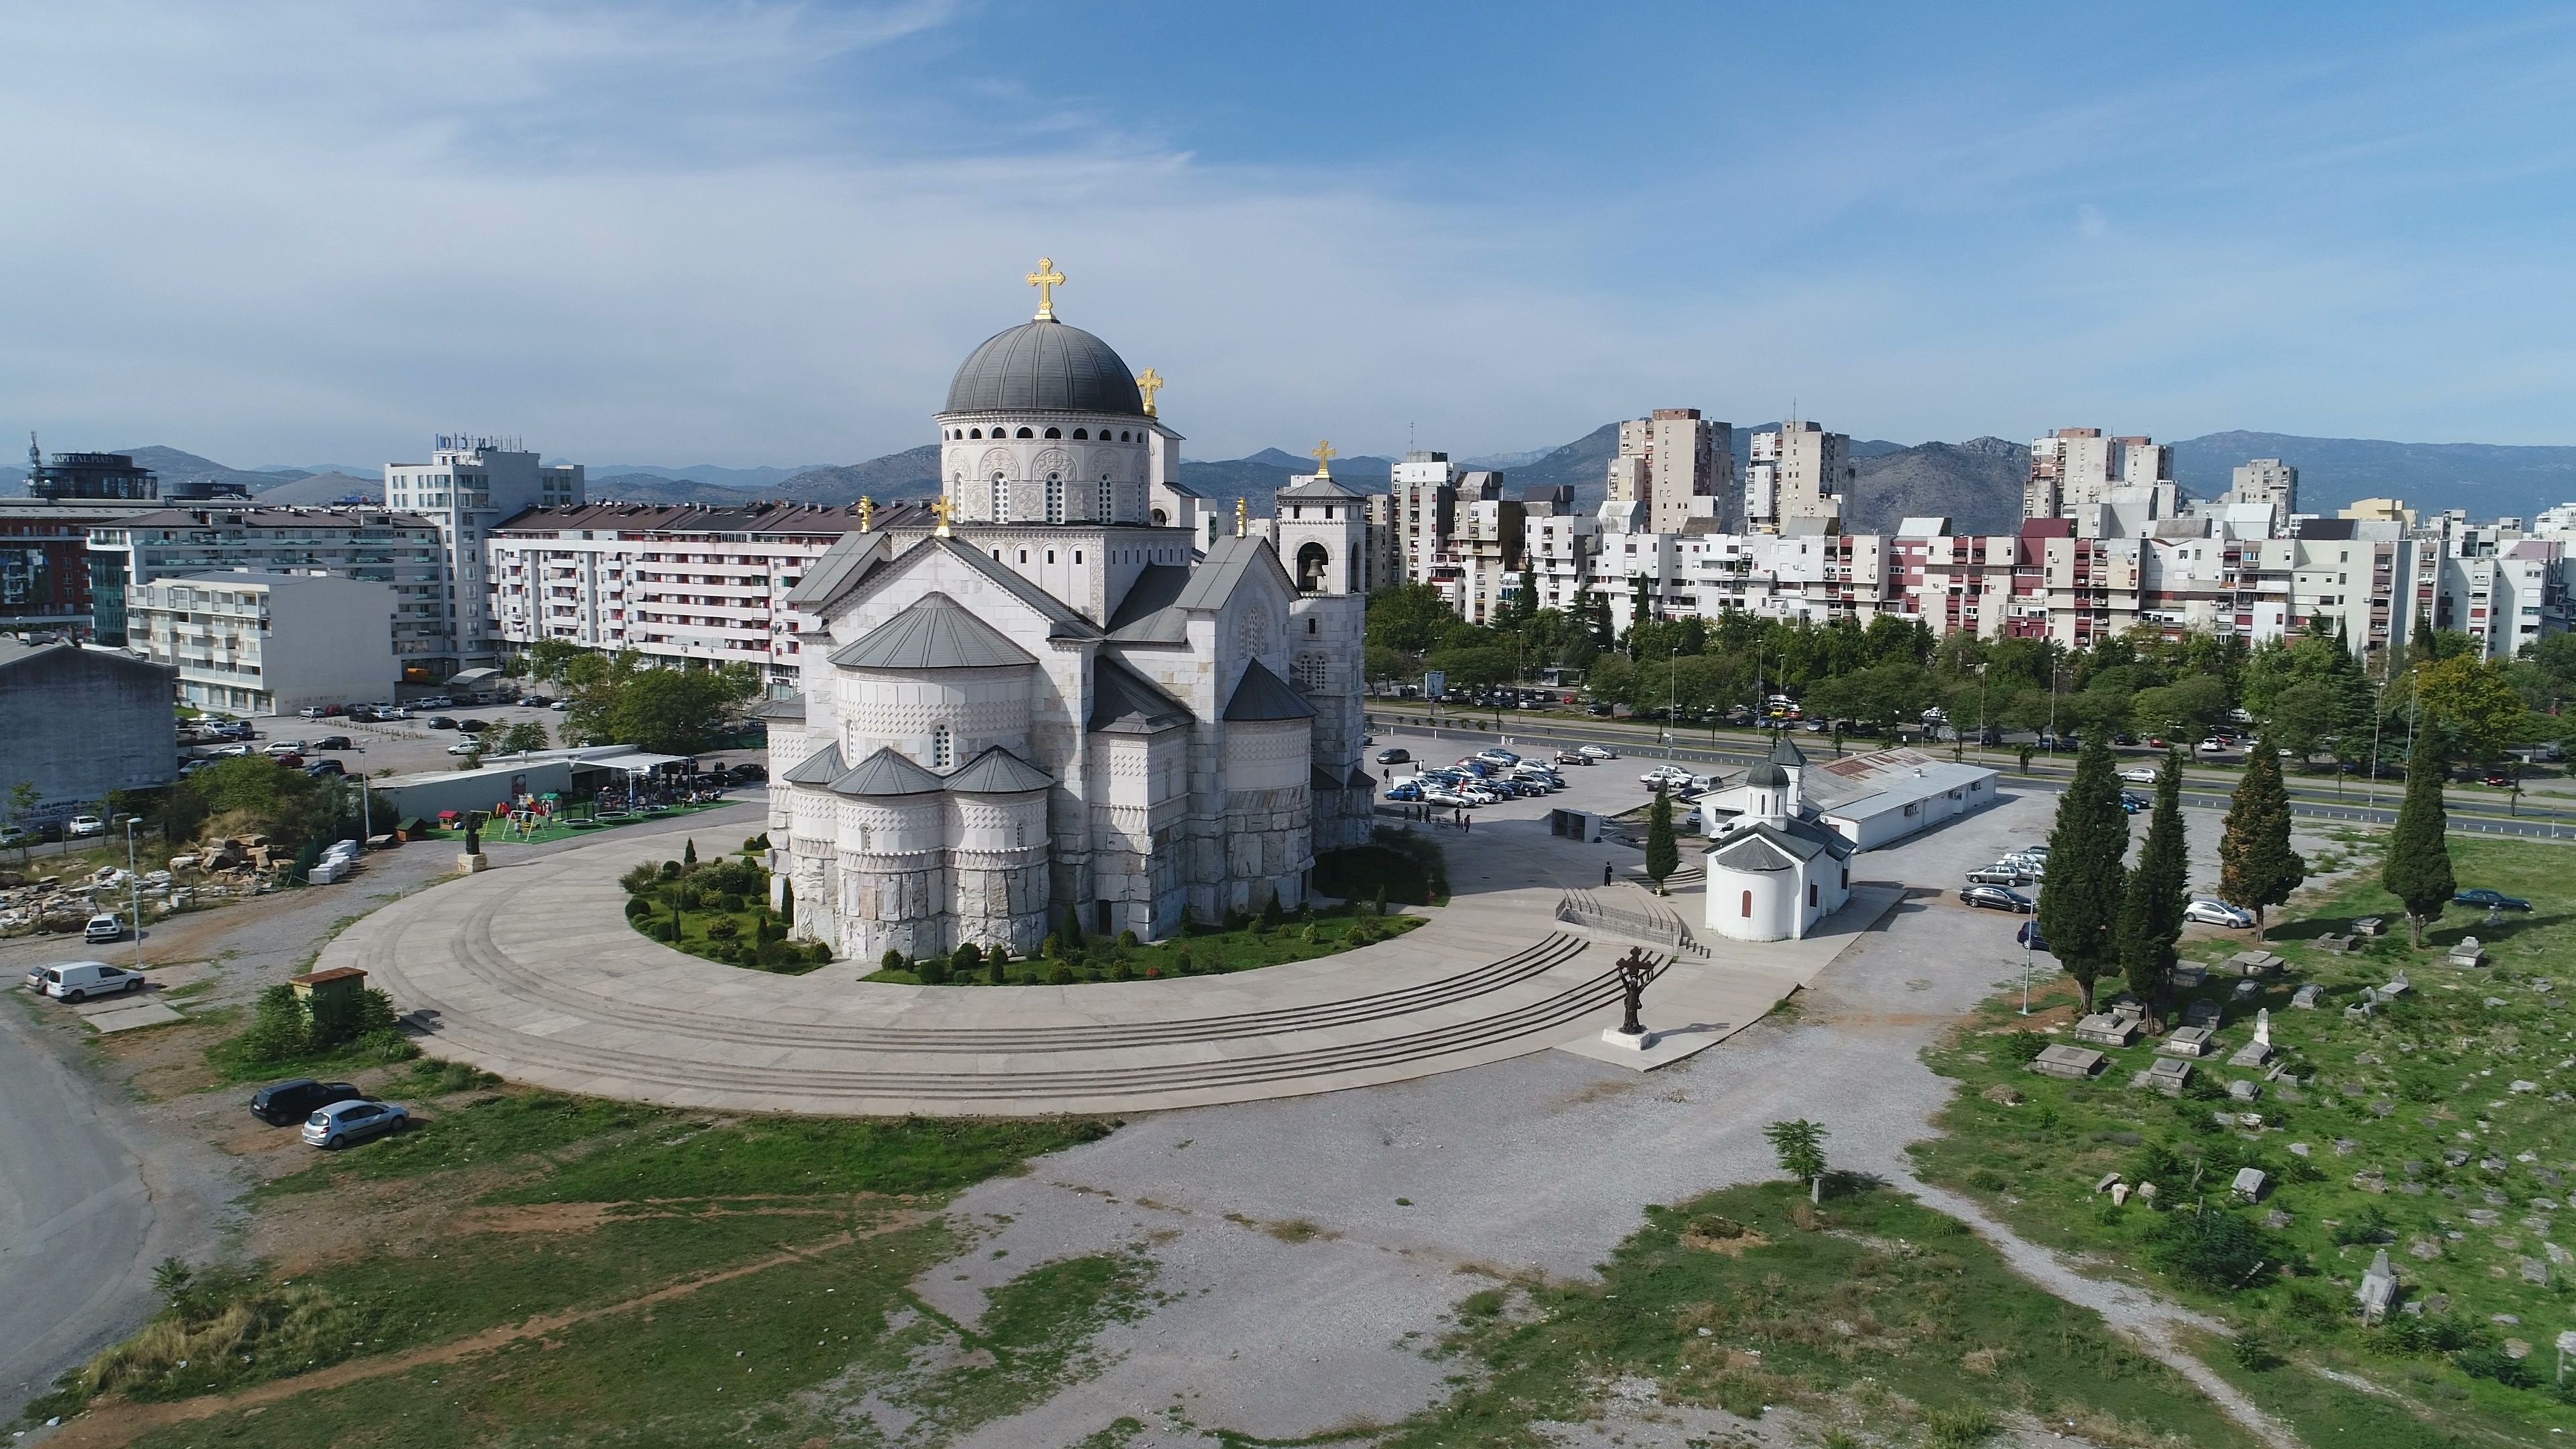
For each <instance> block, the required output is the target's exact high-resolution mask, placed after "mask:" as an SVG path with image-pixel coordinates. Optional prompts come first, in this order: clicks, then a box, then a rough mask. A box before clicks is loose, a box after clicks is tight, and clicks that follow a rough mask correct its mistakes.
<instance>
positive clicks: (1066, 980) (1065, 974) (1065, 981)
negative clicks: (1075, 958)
mask: <svg viewBox="0 0 2576 1449" xmlns="http://www.w3.org/2000/svg"><path fill="white" fill-rule="evenodd" d="M1072 984H1073V968H1072V967H1071V966H1069V965H1067V964H1065V963H1064V962H1062V961H1058V962H1057V963H1055V969H1054V970H1052V971H1049V972H1048V973H1047V985H1049V986H1071V985H1072Z"/></svg>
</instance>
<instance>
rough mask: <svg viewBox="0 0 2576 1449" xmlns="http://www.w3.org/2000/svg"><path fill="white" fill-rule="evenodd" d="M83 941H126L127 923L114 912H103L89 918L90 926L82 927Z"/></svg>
mask: <svg viewBox="0 0 2576 1449" xmlns="http://www.w3.org/2000/svg"><path fill="white" fill-rule="evenodd" d="M81 939H82V940H84V941H122V940H124V939H125V923H124V922H123V921H120V920H118V919H117V918H116V913H115V912H114V911H101V912H99V913H98V914H97V915H95V916H92V917H90V918H89V924H87V925H85V926H83V927H81Z"/></svg>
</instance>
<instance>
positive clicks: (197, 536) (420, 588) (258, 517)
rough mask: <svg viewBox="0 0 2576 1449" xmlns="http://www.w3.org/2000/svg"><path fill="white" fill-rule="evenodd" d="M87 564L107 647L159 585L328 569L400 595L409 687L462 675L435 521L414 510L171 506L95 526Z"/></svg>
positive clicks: (399, 643) (396, 643)
mask: <svg viewBox="0 0 2576 1449" xmlns="http://www.w3.org/2000/svg"><path fill="white" fill-rule="evenodd" d="M89 560H90V574H91V578H92V579H93V580H94V581H96V590H97V595H98V603H97V604H96V606H95V611H94V612H95V617H96V618H97V620H98V622H99V626H100V627H99V636H100V637H99V642H101V643H102V644H108V645H120V644H123V643H125V642H126V635H125V634H124V633H123V632H122V630H123V624H122V620H123V618H124V604H123V600H124V598H125V597H126V596H127V594H128V591H129V590H131V589H132V588H133V587H135V586H138V585H141V584H146V583H150V582H151V581H152V580H154V579H161V578H168V577H170V576H171V575H173V574H187V573H201V572H206V571H210V570H213V571H225V572H229V571H233V570H239V569H249V570H253V571H255V572H262V573H314V572H321V573H328V574H334V575H338V576H340V577H343V578H351V579H361V580H365V581H367V582H370V583H379V584H384V585H387V586H388V587H390V588H391V589H392V590H393V596H394V618H393V649H394V653H395V655H396V657H398V658H399V659H400V660H401V663H402V668H401V677H402V678H403V680H404V681H405V682H408V683H413V684H435V683H437V682H439V681H441V680H444V679H446V678H447V677H448V676H449V675H452V674H454V673H456V671H457V663H456V656H455V648H454V645H453V642H452V640H451V638H450V636H449V634H448V632H447V627H446V620H447V612H448V609H447V602H446V600H447V577H448V568H447V563H446V554H445V550H444V545H443V544H442V542H441V539H440V535H439V529H438V525H437V524H436V523H434V522H432V521H431V520H429V519H426V518H423V517H420V516H419V515H417V514H408V513H397V512H393V511H391V510H388V509H384V508H366V507H358V508H260V507H234V508H199V509H184V508H164V509H157V510H153V511H150V512H145V513H139V514H134V515H132V516H129V517H123V518H117V519H114V520H101V521H99V522H97V523H95V524H93V525H92V526H91V528H90V531H89ZM111 624H113V625H114V626H115V627H114V628H111V627H110V625H111ZM380 693H381V692H380Z"/></svg>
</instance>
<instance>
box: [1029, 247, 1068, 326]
mask: <svg viewBox="0 0 2576 1449" xmlns="http://www.w3.org/2000/svg"><path fill="white" fill-rule="evenodd" d="M1029 285H1030V286H1032V287H1035V288H1037V289H1038V320H1039V321H1041V322H1052V321H1054V320H1055V289H1056V288H1058V287H1061V286H1063V285H1064V273H1062V272H1059V271H1057V270H1056V269H1055V258H1053V257H1040V258H1038V269H1037V270H1036V271H1034V272H1031V273H1029Z"/></svg>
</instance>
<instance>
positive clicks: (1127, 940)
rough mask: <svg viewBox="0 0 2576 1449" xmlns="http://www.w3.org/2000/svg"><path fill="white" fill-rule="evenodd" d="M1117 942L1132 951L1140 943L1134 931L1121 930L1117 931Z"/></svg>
mask: <svg viewBox="0 0 2576 1449" xmlns="http://www.w3.org/2000/svg"><path fill="white" fill-rule="evenodd" d="M1118 944H1119V945H1121V946H1124V947H1126V948H1127V949H1128V950H1130V951H1133V950H1135V949H1136V947H1137V946H1138V945H1139V944H1140V943H1139V942H1138V941H1137V939H1136V933H1135V932H1133V931H1121V932H1119V933H1118Z"/></svg>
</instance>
